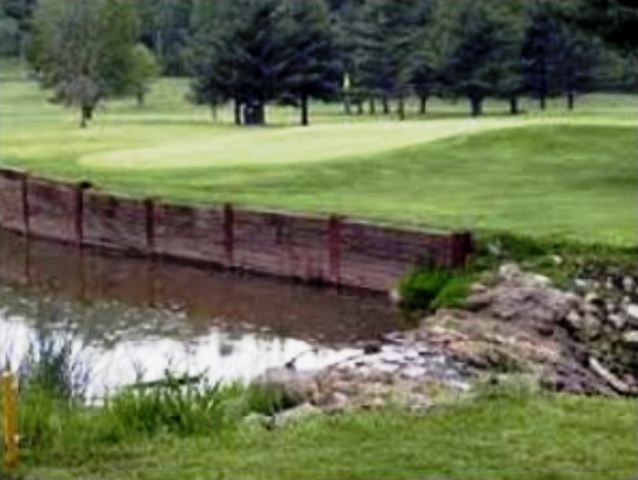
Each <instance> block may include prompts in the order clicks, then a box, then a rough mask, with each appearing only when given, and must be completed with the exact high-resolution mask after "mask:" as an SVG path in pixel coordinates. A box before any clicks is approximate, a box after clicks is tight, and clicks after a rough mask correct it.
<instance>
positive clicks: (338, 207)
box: [0, 66, 638, 246]
mask: <svg viewBox="0 0 638 480" xmlns="http://www.w3.org/2000/svg"><path fill="white" fill-rule="evenodd" d="M0 83H1V88H0V165H5V166H11V167H16V168H21V169H28V170H32V171H34V172H38V173H41V174H45V175H50V176H54V177H57V178H64V179H73V180H79V179H86V180H90V181H92V182H94V183H95V184H97V185H99V186H100V187H102V188H106V189H110V190H113V191H115V192H120V193H123V194H129V195H136V196H145V195H153V196H157V197H163V198H167V199H171V200H173V201H177V202H185V203H192V202H198V203H200V202H201V203H208V202H221V201H233V202H237V203H240V204H245V205H251V206H256V207H269V208H284V209H292V210H303V211H312V212H336V213H341V214H346V215H353V216H361V217H366V218H370V219H374V220H377V221H382V222H388V223H396V224H410V225H419V226H443V227H463V228H471V229H473V230H478V231H482V232H488V233H491V232H495V231H504V232H510V233H515V234H519V235H528V236H534V237H548V236H549V237H554V238H560V239H564V240H569V241H579V242H586V243H602V244H609V245H620V246H631V245H636V231H638V206H637V204H636V202H635V190H636V185H638V171H636V169H635V158H634V151H635V127H636V126H637V125H638V120H637V119H636V118H635V111H634V108H633V105H634V103H635V101H636V98H635V97H633V96H627V95H593V96H587V97H583V98H582V99H580V102H579V104H578V106H577V110H576V111H575V112H573V113H567V112H566V110H565V108H564V105H563V104H562V101H561V103H560V104H558V103H557V104H553V105H551V106H550V109H549V110H548V111H547V112H544V113H542V112H539V111H538V110H537V107H536V105H535V104H533V103H532V102H527V103H526V104H525V108H526V109H527V113H525V114H524V115H521V116H518V117H510V116H508V115H506V114H505V111H506V107H507V106H506V105H505V104H504V103H503V102H495V101H492V102H489V103H488V105H487V110H486V111H487V115H486V117H485V118H482V119H478V120H475V119H469V118H467V112H466V110H467V109H466V105H465V103H464V102H460V103H454V102H446V101H441V100H436V99H435V100H433V102H432V105H431V109H430V111H431V113H430V114H429V115H428V116H426V117H422V118H419V117H417V116H412V117H410V118H409V119H408V121H406V122H399V121H397V120H396V119H392V118H388V117H382V116H377V117H368V116H363V117H357V116H354V117H348V116H346V115H344V114H343V113H342V111H341V106H339V105H336V104H332V105H323V104H319V105H316V106H315V108H314V118H315V125H313V126H311V127H310V128H308V129H303V128H299V127H295V126H293V124H294V122H295V121H296V119H297V114H296V112H294V111H293V110H291V109H288V108H280V107H276V108H275V107H273V108H271V109H270V119H271V121H272V126H270V127H267V128H263V129H245V128H240V129H238V128H236V127H234V126H232V124H231V118H232V117H231V114H232V113H231V112H229V111H227V110H225V109H222V110H221V111H220V112H219V115H220V118H219V120H218V122H217V123H213V121H212V120H211V117H210V112H209V111H208V110H207V109H206V108H200V107H194V106H192V105H190V104H188V102H186V100H185V99H184V97H185V94H186V92H187V89H188V87H187V81H186V80H181V79H162V80H161V81H159V82H158V83H157V85H156V86H155V88H154V90H153V93H152V95H151V96H150V98H149V101H148V106H147V107H146V108H143V109H140V108H137V107H136V106H135V105H134V102H132V101H131V100H118V101H113V102H109V103H107V104H105V105H104V106H103V107H102V109H101V110H100V111H99V112H97V117H96V118H97V120H96V122H95V124H94V125H93V126H92V127H91V128H90V129H88V130H86V131H81V130H80V129H78V128H77V125H76V123H77V118H76V116H77V115H76V112H74V111H69V110H64V109H62V108H61V107H60V106H57V105H52V104H49V103H47V101H46V93H43V92H42V91H40V90H39V89H38V87H37V85H36V84H35V83H33V82H29V81H27V80H26V79H25V77H24V74H23V73H22V72H21V71H20V70H19V69H17V68H16V67H15V66H11V67H10V68H8V69H7V68H5V72H4V74H2V75H1V76H0Z"/></svg>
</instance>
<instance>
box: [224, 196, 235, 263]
mask: <svg viewBox="0 0 638 480" xmlns="http://www.w3.org/2000/svg"><path fill="white" fill-rule="evenodd" d="M224 250H225V251H226V262H227V264H228V266H229V267H233V266H234V265H235V210H234V208H233V205H232V204H231V203H226V204H224Z"/></svg>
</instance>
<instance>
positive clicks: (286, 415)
mask: <svg viewBox="0 0 638 480" xmlns="http://www.w3.org/2000/svg"><path fill="white" fill-rule="evenodd" d="M322 414H323V412H322V411H321V409H320V408H318V407H315V406H314V405H311V404H309V403H304V404H303V405H299V406H298V407H295V408H292V409H290V410H286V411H284V412H281V413H280V414H278V415H276V416H275V419H274V422H273V423H274V425H275V427H286V426H288V425H292V424H295V423H299V422H301V421H303V420H307V419H309V418H313V417H317V416H320V415H322Z"/></svg>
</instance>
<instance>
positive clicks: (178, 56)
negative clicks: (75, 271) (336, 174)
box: [0, 0, 638, 125]
mask: <svg viewBox="0 0 638 480" xmlns="http://www.w3.org/2000/svg"><path fill="white" fill-rule="evenodd" d="M633 3H634V2H632V1H630V0H561V1H560V2H556V1H552V0H507V1H503V0H303V1H301V0H0V5H1V6H2V8H1V9H0V12H1V13H0V45H2V47H1V50H0V53H4V54H14V55H20V56H23V57H25V58H27V59H28V60H29V62H30V64H31V65H32V67H33V69H34V71H35V72H36V74H37V78H38V79H39V81H40V82H41V84H42V85H43V86H44V87H46V88H50V89H51V90H52V91H53V92H54V95H53V99H54V100H56V101H59V102H62V103H65V104H69V105H76V106H78V107H79V109H80V111H81V122H82V124H83V125H86V123H87V122H88V121H89V120H90V119H91V118H92V115H93V112H94V110H95V108H96V106H97V105H98V104H99V102H101V101H102V100H104V99H106V98H109V97H113V96H121V95H134V96H135V97H136V98H137V99H138V102H139V103H140V104H143V102H144V96H145V94H146V92H147V90H148V88H149V84H150V82H151V80H152V79H153V77H155V76H156V75H158V74H159V73H160V71H161V72H163V73H164V74H168V75H184V76H185V75H187V76H190V77H191V78H192V88H191V94H190V95H189V98H190V100H191V101H193V102H196V103H199V104H206V105H208V106H210V108H211V111H212V112H213V113H215V112H216V110H217V108H218V107H219V106H220V105H223V104H226V103H228V102H232V104H233V105H234V111H235V122H236V123H237V124H247V125H251V124H263V123H265V122H266V106H267V105H268V104H269V103H272V102H277V103H281V104H287V105H294V106H296V107H298V108H299V112H300V123H301V124H302V125H307V124H308V123H309V121H310V112H309V105H310V104H311V100H312V99H320V100H340V101H342V102H343V105H344V109H345V111H346V113H348V114H363V113H365V112H366V111H367V113H368V114H377V113H383V114H390V113H392V114H394V115H396V116H397V117H398V118H400V119H403V118H405V116H406V108H407V107H406V105H407V99H409V98H414V97H416V98H418V113H420V114H423V115H425V114H426V113H427V106H428V100H429V99H430V98H431V97H432V96H440V97H449V98H461V97H462V98H466V99H467V101H468V105H469V112H470V113H471V114H472V115H474V116H478V115H481V113H482V111H483V103H484V101H485V99H486V98H488V97H495V98H501V99H503V100H504V101H506V102H507V103H508V105H509V110H510V112H511V113H512V114H517V113H519V110H520V107H519V99H520V98H521V97H523V96H532V97H533V98H535V99H537V100H538V102H539V105H540V107H541V108H545V107H546V104H547V100H548V99H549V98H552V97H557V96H564V97H565V99H566V100H565V101H566V106H567V108H570V109H572V108H574V106H575V103H576V99H577V95H578V94H579V93H583V92H589V91H595V90H611V89H614V90H626V89H632V88H635V86H636V79H637V78H638V75H637V74H636V54H637V52H638V28H636V27H638V7H637V6H634V5H633Z"/></svg>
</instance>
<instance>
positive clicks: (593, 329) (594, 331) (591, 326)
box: [583, 315, 602, 338]
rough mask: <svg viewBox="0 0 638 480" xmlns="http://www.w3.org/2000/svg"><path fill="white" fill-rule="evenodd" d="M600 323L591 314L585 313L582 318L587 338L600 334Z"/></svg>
mask: <svg viewBox="0 0 638 480" xmlns="http://www.w3.org/2000/svg"><path fill="white" fill-rule="evenodd" d="M601 329H602V324H601V323H600V320H598V318H596V317H595V316H593V315H585V317H584V319H583V330H584V332H585V334H586V335H587V337H588V338H596V337H598V336H599V335H600V333H601Z"/></svg>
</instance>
